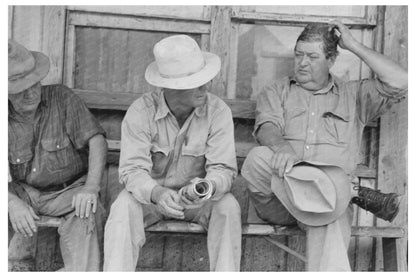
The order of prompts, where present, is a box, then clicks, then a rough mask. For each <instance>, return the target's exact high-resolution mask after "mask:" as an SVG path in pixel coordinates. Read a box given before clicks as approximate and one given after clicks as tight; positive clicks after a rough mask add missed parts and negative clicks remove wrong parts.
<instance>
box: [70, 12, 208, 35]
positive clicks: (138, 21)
mask: <svg viewBox="0 0 416 277" xmlns="http://www.w3.org/2000/svg"><path fill="white" fill-rule="evenodd" d="M68 24H70V25H76V26H91V27H104V28H117V29H130V30H148V31H152V32H154V31H162V32H176V33H196V34H209V33H210V25H209V24H208V23H207V22H200V21H197V20H195V21H189V20H186V21H185V20H181V19H163V18H149V17H143V16H129V15H116V14H99V13H82V12H77V11H74V12H71V13H70V14H69V18H68Z"/></svg>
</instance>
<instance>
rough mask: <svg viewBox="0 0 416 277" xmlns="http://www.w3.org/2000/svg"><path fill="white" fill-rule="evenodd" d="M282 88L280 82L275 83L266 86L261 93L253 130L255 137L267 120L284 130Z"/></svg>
mask: <svg viewBox="0 0 416 277" xmlns="http://www.w3.org/2000/svg"><path fill="white" fill-rule="evenodd" d="M282 89H283V88H280V85H279V84H278V83H275V84H273V85H269V86H266V87H264V88H263V90H262V92H261V93H260V94H259V96H258V98H257V106H256V122H255V124H254V131H253V135H254V137H256V134H257V131H258V129H259V127H260V126H261V125H262V124H264V123H266V122H270V123H273V124H274V125H276V127H278V128H280V130H281V131H282V132H283V129H284V118H283V108H282V93H281V91H280V90H282Z"/></svg>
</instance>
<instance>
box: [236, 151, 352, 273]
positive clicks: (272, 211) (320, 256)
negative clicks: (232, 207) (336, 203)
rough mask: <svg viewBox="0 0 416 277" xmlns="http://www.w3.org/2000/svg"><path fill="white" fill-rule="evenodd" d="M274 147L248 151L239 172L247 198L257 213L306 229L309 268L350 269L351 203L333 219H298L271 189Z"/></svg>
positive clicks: (266, 217)
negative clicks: (317, 221) (318, 223)
mask: <svg viewBox="0 0 416 277" xmlns="http://www.w3.org/2000/svg"><path fill="white" fill-rule="evenodd" d="M272 156H273V151H272V150H271V149H270V148H268V147H265V146H259V147H255V148H253V149H252V150H251V151H250V153H249V154H248V155H247V158H246V159H245V161H244V164H243V167H242V169H241V175H242V176H243V177H244V178H245V179H246V180H247V181H248V182H249V185H248V191H249V197H250V200H251V201H252V203H253V206H254V208H255V210H256V213H257V214H258V216H259V217H260V218H261V219H263V220H264V221H267V222H269V223H272V224H278V225H294V224H298V225H299V227H300V228H301V229H303V230H305V231H306V241H307V245H306V256H307V261H308V262H307V266H306V268H307V270H308V271H351V266H350V263H349V260H348V245H349V241H350V236H351V224H352V215H353V208H352V207H351V205H350V206H349V207H348V208H347V210H346V211H345V213H343V214H342V215H341V216H340V217H339V218H338V219H337V220H335V221H334V222H332V223H330V224H328V225H324V226H309V225H306V224H303V223H301V222H298V221H297V220H296V219H295V218H294V217H293V216H292V215H291V214H290V213H289V211H288V210H286V208H285V207H284V206H283V204H282V203H281V202H280V201H279V199H278V198H277V197H276V195H274V193H273V192H272V190H271V179H272V175H273V174H276V173H275V172H273V170H272V168H271V166H270V165H271V159H272Z"/></svg>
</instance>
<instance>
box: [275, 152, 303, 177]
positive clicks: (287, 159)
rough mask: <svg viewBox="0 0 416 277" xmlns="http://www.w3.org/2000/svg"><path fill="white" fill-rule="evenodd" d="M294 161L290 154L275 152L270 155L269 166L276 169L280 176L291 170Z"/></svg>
mask: <svg viewBox="0 0 416 277" xmlns="http://www.w3.org/2000/svg"><path fill="white" fill-rule="evenodd" d="M296 161H297V160H296V159H295V158H294V157H293V156H292V155H289V154H286V153H275V154H274V155H273V157H272V161H271V166H272V169H273V170H275V171H277V174H278V176H279V177H280V178H282V177H283V175H284V174H285V173H288V172H289V171H290V170H292V168H293V165H294V164H295V162H296Z"/></svg>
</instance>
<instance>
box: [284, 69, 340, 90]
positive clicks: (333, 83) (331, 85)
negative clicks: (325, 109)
mask: <svg viewBox="0 0 416 277" xmlns="http://www.w3.org/2000/svg"><path fill="white" fill-rule="evenodd" d="M289 81H290V83H294V84H296V85H298V86H300V84H299V83H298V82H297V81H296V79H295V77H294V76H291V77H289ZM330 91H332V92H333V93H335V94H339V92H338V80H337V78H336V77H335V76H334V75H332V74H331V73H329V82H328V85H327V86H326V87H324V88H322V89H320V90H317V91H314V92H313V94H326V93H328V92H330Z"/></svg>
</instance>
